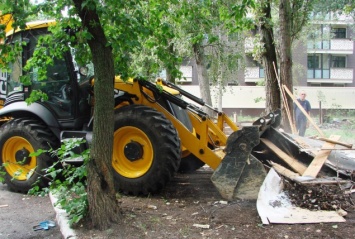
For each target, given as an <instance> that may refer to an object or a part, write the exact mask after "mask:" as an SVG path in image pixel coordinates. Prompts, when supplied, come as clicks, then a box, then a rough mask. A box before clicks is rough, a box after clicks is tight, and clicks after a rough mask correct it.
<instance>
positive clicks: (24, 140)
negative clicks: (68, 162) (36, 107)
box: [0, 118, 56, 193]
mask: <svg viewBox="0 0 355 239" xmlns="http://www.w3.org/2000/svg"><path fill="white" fill-rule="evenodd" d="M55 145H56V138H55V136H54V135H53V134H52V132H51V131H49V129H48V128H47V127H46V126H45V125H44V124H43V123H41V122H39V121H38V120H34V119H29V118H19V119H12V120H10V121H9V122H7V123H5V124H3V125H2V126H1V127H0V163H1V165H3V166H4V169H5V183H6V184H7V185H8V188H9V189H10V190H12V191H15V192H21V193H26V192H27V191H28V190H30V189H31V188H32V186H33V184H34V183H35V182H36V181H37V180H39V182H38V184H37V185H38V186H45V185H46V183H47V180H45V179H44V178H43V177H42V176H43V175H44V174H45V172H43V169H45V168H47V167H49V166H50V165H51V164H52V163H53V161H54V159H53V158H51V157H50V155H48V154H45V153H43V154H41V155H39V156H30V154H31V153H33V152H36V151H37V150H39V149H49V148H50V146H52V147H55Z"/></svg>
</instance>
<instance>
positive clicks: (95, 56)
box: [73, 0, 120, 229]
mask: <svg viewBox="0 0 355 239" xmlns="http://www.w3.org/2000/svg"><path fill="white" fill-rule="evenodd" d="M73 2H74V6H75V8H76V10H77V12H78V15H79V17H80V19H81V22H82V27H83V28H85V29H87V30H88V32H89V33H90V34H91V36H92V37H91V38H89V39H88V45H89V47H90V50H91V53H92V60H93V64H94V70H95V88H94V91H95V111H94V120H95V124H94V130H93V135H94V137H93V142H92V148H91V159H90V161H89V163H88V167H87V170H88V182H87V192H88V193H87V195H88V205H89V216H90V219H91V220H92V222H93V224H94V225H95V226H97V227H98V228H100V229H105V228H107V227H108V226H109V225H110V224H111V223H117V222H118V221H119V219H120V210H119V205H118V203H117V200H116V191H115V187H114V181H113V175H112V173H111V171H112V166H111V161H112V151H113V150H112V145H113V131H114V127H113V126H114V111H113V108H114V99H113V97H112V94H113V90H114V87H113V80H114V77H115V69H114V60H113V54H112V48H111V46H109V45H108V41H107V38H106V35H105V33H104V29H103V26H102V24H101V23H100V18H99V15H98V13H97V8H96V4H97V3H95V2H91V4H90V6H89V5H86V4H84V0H73Z"/></svg>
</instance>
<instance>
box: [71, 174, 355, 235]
mask: <svg viewBox="0 0 355 239" xmlns="http://www.w3.org/2000/svg"><path fill="white" fill-rule="evenodd" d="M211 174H212V172H211V171H209V170H208V171H206V170H205V171H198V172H196V173H194V174H178V175H177V176H176V177H175V178H174V180H173V181H172V182H171V183H170V184H169V185H168V186H167V187H166V189H165V190H164V191H163V192H161V193H160V194H159V195H154V196H152V197H146V198H139V197H127V196H123V197H122V199H121V203H122V209H123V212H124V219H123V220H124V223H122V224H121V225H117V226H116V227H114V228H112V229H109V230H107V231H104V232H99V231H96V230H88V229H84V228H85V227H86V226H85V227H82V228H81V229H78V230H77V232H78V233H79V234H78V235H79V238H80V239H81V238H100V239H102V238H132V239H135V238H152V239H153V238H154V239H160V238H162V239H163V238H169V239H172V238H196V239H197V238H213V239H214V238H221V239H229V238H243V239H244V238H248V239H260V238H263V239H267V238H270V239H271V238H272V239H275V238H282V239H293V238H295V239H296V238H297V239H299V238H312V239H313V238H329V239H330V238H331V239H336V238H353V235H354V225H355V213H354V212H349V214H348V215H347V216H346V219H347V221H346V222H345V223H323V224H304V225H299V224H298V225H297V224H295V225H262V223H261V220H260V218H259V216H258V212H257V210H256V202H255V201H235V202H230V203H226V202H225V201H223V199H222V198H221V197H220V196H219V194H218V192H217V191H216V189H215V188H214V186H213V184H212V183H211V181H210V176H211Z"/></svg>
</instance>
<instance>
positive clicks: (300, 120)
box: [293, 90, 311, 136]
mask: <svg viewBox="0 0 355 239" xmlns="http://www.w3.org/2000/svg"><path fill="white" fill-rule="evenodd" d="M297 101H298V103H300V105H301V106H302V107H303V109H304V110H305V111H306V112H307V114H308V115H310V112H311V104H310V103H309V101H308V100H306V92H305V91H303V90H302V91H301V92H300V94H299V98H298V99H297ZM293 109H294V113H295V120H296V128H297V131H298V134H299V136H304V134H305V132H306V128H307V125H308V120H307V117H306V116H305V115H304V113H303V112H302V111H301V110H300V109H299V108H298V106H297V105H296V104H295V103H293Z"/></svg>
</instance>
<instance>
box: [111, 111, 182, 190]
mask: <svg viewBox="0 0 355 239" xmlns="http://www.w3.org/2000/svg"><path fill="white" fill-rule="evenodd" d="M120 121H124V122H123V123H120ZM132 121H134V122H136V124H137V125H135V126H138V127H140V129H141V130H143V131H144V132H145V133H146V134H153V136H155V137H158V138H159V139H158V141H159V143H157V142H151V143H152V144H153V147H154V144H155V146H156V147H158V148H159V150H155V152H158V154H159V155H158V157H156V158H155V159H154V162H153V165H152V166H151V168H150V169H149V171H148V172H147V173H146V174H145V175H143V176H141V177H140V178H135V179H129V178H125V177H122V176H121V175H119V174H118V173H117V172H114V175H115V184H116V188H117V189H118V190H119V191H121V192H123V193H125V194H131V195H148V194H150V193H156V192H158V191H160V190H161V189H162V188H164V186H165V185H166V184H167V183H168V182H169V181H170V179H171V178H172V177H173V176H174V174H175V172H176V171H177V170H178V168H179V164H180V153H181V152H180V151H181V149H180V139H179V137H178V134H177V131H176V129H175V128H174V127H173V125H172V123H171V122H170V121H169V120H168V119H167V118H166V117H165V116H164V115H163V114H162V113H160V112H158V111H156V110H155V109H152V108H150V107H147V106H143V105H129V106H125V107H122V108H120V109H119V110H118V111H116V113H115V130H116V126H117V124H123V125H122V127H123V126H125V124H126V123H127V124H131V122H132ZM157 133H159V135H157ZM155 140H156V139H155Z"/></svg>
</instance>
